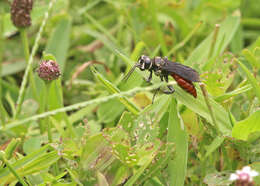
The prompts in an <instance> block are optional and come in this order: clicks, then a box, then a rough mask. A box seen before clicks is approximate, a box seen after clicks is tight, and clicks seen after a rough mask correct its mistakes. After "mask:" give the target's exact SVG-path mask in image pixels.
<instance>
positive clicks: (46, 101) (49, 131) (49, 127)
mask: <svg viewBox="0 0 260 186" xmlns="http://www.w3.org/2000/svg"><path fill="white" fill-rule="evenodd" d="M45 85H46V94H45V103H46V104H45V109H46V112H48V111H49V101H48V100H49V94H50V89H51V82H45ZM46 123H47V131H48V141H49V143H52V141H53V140H52V133H51V122H50V119H49V117H47V118H46Z"/></svg>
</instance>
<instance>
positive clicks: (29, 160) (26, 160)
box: [0, 145, 60, 183]
mask: <svg viewBox="0 0 260 186" xmlns="http://www.w3.org/2000/svg"><path fill="white" fill-rule="evenodd" d="M48 148H49V146H48V145H46V146H45V147H42V148H41V149H39V150H37V151H34V152H33V153H31V154H29V155H27V156H25V157H23V158H21V159H19V160H17V161H16V162H15V163H13V164H12V166H13V167H14V168H15V169H16V171H17V173H18V174H19V175H20V176H26V175H30V174H34V173H40V172H41V171H44V170H46V169H47V168H48V167H49V166H50V165H52V164H53V163H55V162H56V161H57V160H58V159H59V158H60V157H59V156H58V154H57V152H56V151H51V152H49V153H47V152H46V150H47V149H48ZM14 179H15V178H14V176H13V174H11V173H10V171H9V169H8V168H2V169H0V180H1V183H9V182H10V181H13V180H14Z"/></svg>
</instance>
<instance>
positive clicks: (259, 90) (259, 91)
mask: <svg viewBox="0 0 260 186" xmlns="http://www.w3.org/2000/svg"><path fill="white" fill-rule="evenodd" d="M237 62H238V64H239V65H240V66H241V68H242V70H243V71H244V72H245V73H246V76H247V79H248V80H249V82H250V83H251V85H252V87H253V90H254V92H255V94H256V96H257V97H258V100H260V85H259V83H258V82H257V80H256V79H255V77H254V76H253V75H252V73H251V72H250V71H249V70H248V69H247V67H246V66H245V65H244V64H243V63H241V62H240V61H237Z"/></svg>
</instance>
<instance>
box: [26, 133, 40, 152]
mask: <svg viewBox="0 0 260 186" xmlns="http://www.w3.org/2000/svg"><path fill="white" fill-rule="evenodd" d="M40 147H41V137H40V136H35V137H31V138H29V139H28V140H26V141H25V142H24V144H23V151H24V152H25V153H26V154H30V153H32V152H34V151H36V150H38V149H40Z"/></svg>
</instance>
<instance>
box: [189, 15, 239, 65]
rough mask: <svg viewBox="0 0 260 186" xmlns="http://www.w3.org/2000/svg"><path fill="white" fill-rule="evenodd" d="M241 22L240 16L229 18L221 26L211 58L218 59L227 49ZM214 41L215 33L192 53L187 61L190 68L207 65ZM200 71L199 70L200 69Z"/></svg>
mask: <svg viewBox="0 0 260 186" xmlns="http://www.w3.org/2000/svg"><path fill="white" fill-rule="evenodd" d="M239 22H240V17H239V16H229V17H227V18H226V20H225V21H223V22H222V23H221V24H220V28H219V31H218V37H217V40H216V43H215V46H214V50H213V52H212V56H211V57H216V56H218V55H220V54H221V53H223V52H224V50H225V48H226V47H227V46H228V44H229V43H230V41H231V39H232V38H233V36H234V35H235V33H236V30H237V29H238V26H239ZM213 39H214V31H213V32H212V33H211V34H210V35H209V36H208V37H207V38H206V39H205V40H204V41H203V42H202V43H201V44H200V45H199V46H198V47H197V48H196V49H195V50H194V51H193V52H192V54H191V55H190V56H189V58H188V59H187V60H186V61H185V64H186V65H189V66H195V67H197V68H198V67H199V66H201V67H202V66H204V65H205V64H206V63H207V60H208V55H209V53H210V48H211V47H210V46H211V43H212V40H213ZM198 69H199V68H198Z"/></svg>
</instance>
